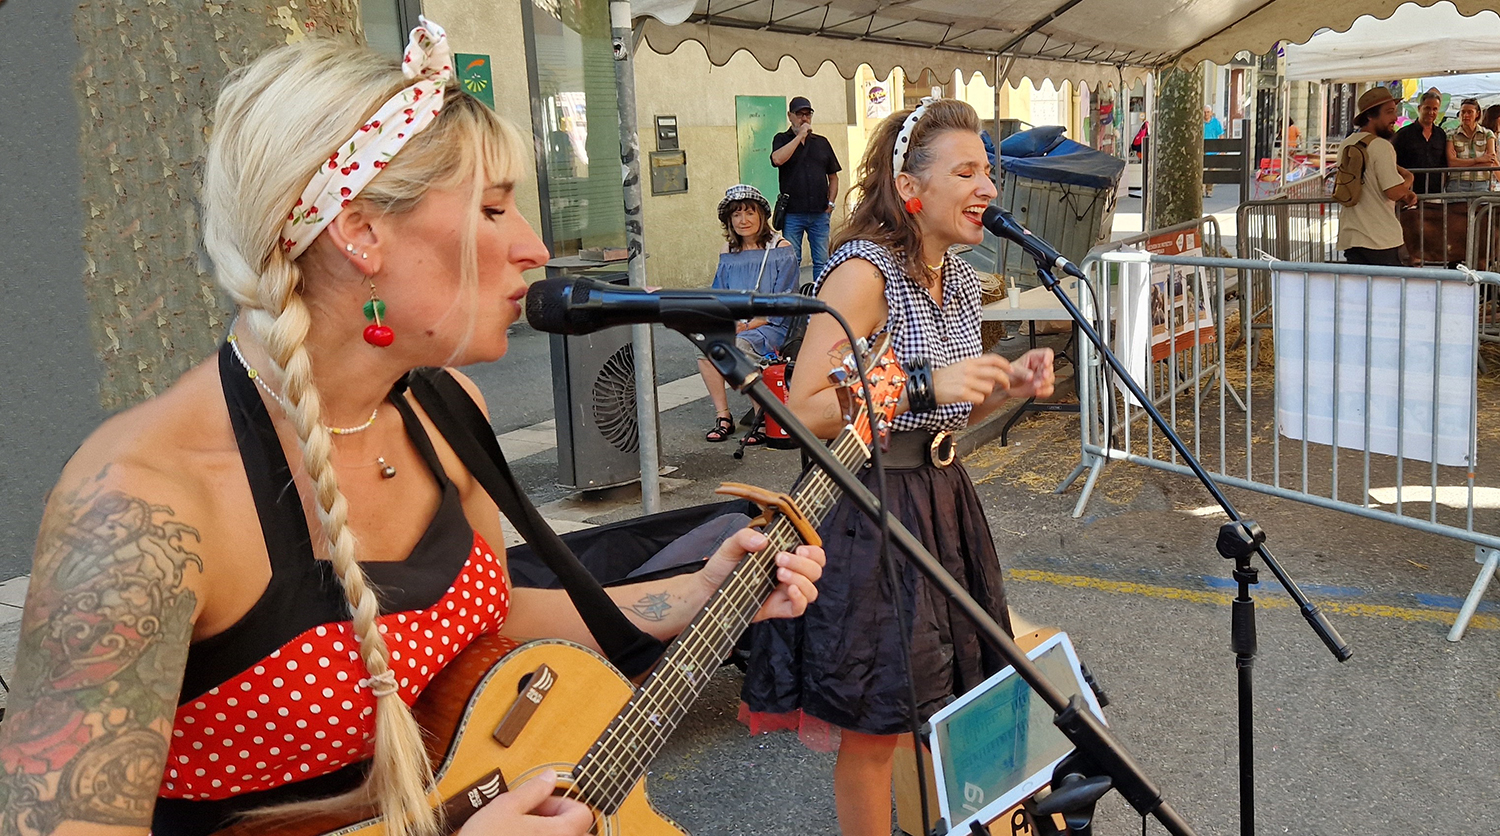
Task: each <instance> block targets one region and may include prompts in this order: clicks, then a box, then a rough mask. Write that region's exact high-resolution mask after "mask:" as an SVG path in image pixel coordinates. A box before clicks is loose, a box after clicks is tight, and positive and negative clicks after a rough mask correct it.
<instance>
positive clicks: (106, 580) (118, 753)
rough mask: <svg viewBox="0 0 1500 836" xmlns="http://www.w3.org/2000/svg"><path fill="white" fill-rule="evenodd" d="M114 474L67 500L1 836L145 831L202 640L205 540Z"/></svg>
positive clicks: (6, 782)
mask: <svg viewBox="0 0 1500 836" xmlns="http://www.w3.org/2000/svg"><path fill="white" fill-rule="evenodd" d="M122 487H123V485H122V483H121V482H120V481H119V480H118V479H113V478H111V476H110V473H109V468H107V467H106V468H105V470H104V471H101V472H100V473H99V474H98V475H97V476H95V477H94V478H93V479H90V480H88V481H87V482H86V483H84V485H83V486H81V487H79V488H77V489H76V490H72V491H68V492H65V493H58V494H56V495H54V496H53V497H52V499H51V501H50V502H49V504H48V508H47V512H46V514H45V516H44V518H43V521H42V530H41V532H40V534H39V535H38V537H37V546H36V556H35V561H34V564H33V567H32V577H31V585H30V589H29V591H28V594H27V600H26V611H25V614H24V616H23V617H22V620H21V636H20V647H19V650H18V653H17V659H16V678H15V682H14V683H13V686H14V687H13V690H12V691H11V695H10V703H9V710H8V711H7V713H6V716H5V720H4V722H3V723H0V834H4V836H33V834H39V835H40V836H45V834H53V833H94V832H105V831H106V830H107V831H108V832H112V833H131V832H134V833H146V832H147V829H148V828H149V827H150V824H151V812H152V809H153V807H154V805H155V802H156V795H157V790H158V788H159V786H160V784H161V779H162V770H163V768H164V763H165V759H166V754H167V742H168V740H169V739H170V735H171V731H172V718H173V715H174V713H175V711H176V707H177V696H178V692H179V690H180V689H181V686H182V676H183V669H184V666H185V664H186V661H187V648H188V642H189V639H190V638H191V635H192V630H193V618H194V609H195V606H196V602H197V595H196V593H195V589H196V588H197V586H196V585H197V584H198V580H199V576H200V574H201V570H202V563H201V561H200V560H199V558H198V555H197V553H196V551H197V546H198V533H197V531H196V530H195V529H193V528H191V527H189V526H188V525H186V524H184V523H183V522H182V521H181V520H179V519H178V518H177V517H176V515H175V514H174V513H173V511H172V509H171V508H170V507H167V506H164V505H157V504H153V503H151V502H150V501H148V500H147V499H143V498H141V497H139V496H135V495H132V493H130V492H127V491H126V490H123V489H122Z"/></svg>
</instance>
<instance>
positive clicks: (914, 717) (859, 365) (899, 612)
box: [828, 306, 931, 836]
mask: <svg viewBox="0 0 1500 836" xmlns="http://www.w3.org/2000/svg"><path fill="white" fill-rule="evenodd" d="M828 313H830V314H832V315H833V318H834V320H835V321H836V322H838V324H839V327H840V328H843V329H844V337H845V338H846V339H848V340H849V348H850V350H851V351H852V352H853V355H854V371H855V373H856V374H858V375H859V384H860V386H861V387H863V388H864V392H865V398H864V401H865V415H866V416H867V417H868V418H869V421H870V465H871V467H873V468H874V469H875V495H876V497H877V498H878V499H879V500H880V519H879V524H880V563H881V569H882V574H883V575H884V576H885V581H886V583H887V584H888V585H889V586H890V591H891V607H892V609H893V611H894V614H895V616H896V630H897V642H896V644H897V645H898V646H899V647H900V651H901V667H902V668H903V669H904V670H905V671H906V692H907V700H908V702H909V709H910V710H909V715H908V716H909V717H910V719H911V749H912V761H913V762H914V763H915V765H916V770H917V798H918V805H919V807H920V809H921V816H922V821H921V829H922V833H921V836H928V827H927V822H928V821H929V816H928V810H929V809H930V807H931V802H930V801H929V800H928V798H927V769H926V765H925V764H923V762H922V717H921V712H920V710H919V707H918V703H917V680H916V676H915V674H914V672H913V671H912V666H911V635H910V633H911V629H912V624H913V623H914V621H915V619H916V612H915V609H916V607H915V601H913V607H912V609H913V612H912V613H911V614H910V616H908V615H907V613H906V606H905V603H906V595H905V589H904V588H903V586H902V584H901V579H900V575H899V572H898V571H897V567H896V562H895V559H894V558H893V557H892V556H891V525H890V517H889V514H890V513H891V511H890V506H889V505H888V503H887V499H888V495H887V491H886V480H885V461H884V459H883V458H882V454H881V450H880V424H879V422H878V419H877V417H876V415H875V401H874V399H873V398H872V397H870V380H869V378H868V377H867V376H866V375H865V364H864V357H863V356H862V355H863V354H864V353H865V352H867V351H869V346H865V347H864V348H861V341H860V339H859V338H857V337H855V335H854V329H853V328H851V327H849V322H848V320H846V319H844V315H843V314H841V313H839V312H838V311H837V310H835V309H834V308H833V307H832V306H829V308H828ZM918 582H919V583H920V580H919V581H918ZM897 745H898V746H899V745H900V744H897ZM892 759H893V761H894V754H893V755H892Z"/></svg>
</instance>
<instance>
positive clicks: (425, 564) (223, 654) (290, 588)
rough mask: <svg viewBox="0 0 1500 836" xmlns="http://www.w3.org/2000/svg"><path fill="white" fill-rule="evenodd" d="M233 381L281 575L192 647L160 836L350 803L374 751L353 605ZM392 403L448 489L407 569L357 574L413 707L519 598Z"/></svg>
mask: <svg viewBox="0 0 1500 836" xmlns="http://www.w3.org/2000/svg"><path fill="white" fill-rule="evenodd" d="M232 371H234V369H233V367H230V368H229V369H227V370H226V369H225V368H224V360H223V358H222V356H221V377H222V378H223V380H224V388H225V396H226V400H227V401H228V404H229V407H230V414H231V419H232V422H233V423H234V425H235V435H236V439H237V441H238V442H239V446H240V453H241V458H242V459H243V460H244V462H245V466H246V474H247V476H248V477H249V479H250V486H251V493H252V495H253V496H254V497H255V502H256V510H257V512H258V513H259V515H260V519H261V529H262V534H263V535H264V536H265V538H266V546H267V551H268V553H269V554H270V558H271V569H272V577H271V582H270V583H269V585H268V586H267V589H266V591H265V593H264V594H263V595H262V596H261V598H260V600H259V601H257V602H256V604H255V605H254V606H253V607H252V608H251V609H250V611H249V612H248V613H246V614H245V616H244V617H243V618H242V619H241V620H240V621H239V622H237V623H236V624H234V625H233V626H231V627H230V628H229V629H227V630H225V631H224V632H222V633H220V634H218V635H215V636H212V637H210V638H208V639H205V640H203V641H199V642H196V643H194V644H193V645H192V647H191V648H190V649H189V653H188V662H187V669H186V672H185V675H184V680H183V690H182V695H181V697H180V700H179V704H178V709H177V715H176V719H175V722H174V726H173V730H172V740H171V746H170V749H169V751H168V758H167V765H166V769H165V772H164V774H163V777H162V784H161V789H160V792H159V798H158V801H157V810H156V815H155V817H154V820H153V823H152V830H153V833H154V834H155V836H176V835H177V834H207V833H212V832H213V831H214V830H217V829H219V828H220V827H222V826H223V825H224V824H225V823H226V822H227V821H228V820H229V819H231V818H232V817H234V816H235V815H236V814H237V813H239V812H242V811H244V810H248V809H253V808H256V807H262V806H267V805H270V804H278V803H284V802H287V801H294V800H302V799H306V798H318V797H326V796H330V795H335V794H338V793H340V792H344V791H347V790H349V789H352V788H354V787H355V786H358V784H359V783H360V782H361V781H362V780H363V777H364V769H365V767H366V765H367V761H368V759H369V757H370V755H371V754H372V750H373V745H374V732H375V697H374V695H373V694H372V693H371V691H370V687H369V681H368V677H369V675H370V674H369V672H368V671H367V670H366V669H365V666H364V663H363V661H362V660H361V659H360V656H359V644H358V641H357V639H356V637H355V635H354V629H353V625H352V624H351V623H350V620H349V615H348V606H347V604H346V603H345V601H344V596H343V592H342V590H341V588H340V586H339V584H338V581H337V579H336V578H335V577H334V575H333V572H332V570H331V568H330V567H329V565H328V564H327V562H326V561H320V560H316V559H314V557H313V553H312V549H311V546H310V540H309V537H308V532H307V523H306V519H305V517H304V516H303V513H302V505H301V500H300V498H299V497H298V496H297V493H296V491H294V490H285V489H284V486H286V485H288V484H291V471H290V469H289V468H288V467H287V464H286V460H285V457H284V455H282V453H281V447H280V443H279V441H278V440H277V438H276V435H275V429H274V427H273V426H272V425H271V423H270V416H269V414H268V413H266V411H265V406H264V404H263V403H262V401H261V400H260V397H259V395H258V394H257V393H256V391H255V389H254V386H253V384H250V382H249V381H248V380H247V379H246V378H245V377H244V375H243V374H233V373H231V372H232ZM247 389H248V391H246V390H247ZM392 401H393V402H394V403H396V405H397V407H398V409H400V411H401V413H402V418H403V420H404V421H405V422H406V428H407V432H408V437H409V438H411V440H412V442H413V444H414V446H415V447H416V448H417V450H418V451H419V452H420V453H421V454H422V457H423V458H424V459H425V460H426V461H427V463H428V466H429V468H430V469H431V470H432V475H433V476H434V477H435V478H436V479H437V480H438V482H439V484H440V486H441V487H442V490H443V497H442V501H441V503H440V504H439V507H438V511H437V513H436V514H435V515H434V516H433V519H432V522H431V523H430V525H429V527H428V529H427V531H426V532H424V534H423V536H422V538H421V539H420V540H419V541H418V543H417V546H416V547H415V548H414V549H413V551H412V553H411V554H410V555H408V557H407V558H406V559H405V560H403V561H398V562H390V563H386V562H379V563H365V564H362V566H363V568H364V570H365V573H366V575H367V577H368V578H369V580H370V582H371V584H372V585H373V586H374V588H375V589H376V590H377V591H378V594H379V597H380V601H381V605H382V606H381V615H380V616H379V618H378V624H379V629H380V631H381V633H382V634H383V635H384V637H385V640H386V644H387V646H388V647H389V648H390V658H391V669H392V671H393V672H394V673H395V675H396V681H397V682H398V683H399V685H400V691H399V694H400V696H401V698H402V699H403V700H405V701H406V702H407V703H408V704H411V703H413V702H415V701H416V699H417V697H418V696H419V695H420V694H421V693H422V690H423V689H424V688H426V687H427V685H428V684H429V683H430V682H431V681H432V679H433V678H434V677H435V676H436V675H437V673H438V671H440V670H442V668H443V666H444V665H446V664H447V663H449V662H451V661H452V659H453V657H454V656H456V655H457V654H458V653H459V652H461V651H462V650H463V649H464V648H465V647H467V646H468V645H469V643H470V642H472V641H473V640H474V639H475V638H476V637H478V636H479V635H482V634H486V633H495V632H497V631H498V630H499V629H500V627H501V625H502V624H504V622H505V616H506V613H507V612H508V610H509V607H510V591H509V589H508V588H507V586H506V583H505V573H504V571H503V568H502V564H501V562H500V560H499V558H498V556H497V555H496V554H495V552H494V551H493V550H492V549H491V548H490V546H489V544H488V543H486V542H485V540H484V538H483V537H481V536H480V535H479V534H478V533H477V532H474V531H473V530H472V528H470V526H469V524H468V521H467V520H466V519H465V518H464V514H463V507H462V505H461V503H460V502H459V496H458V490H457V488H456V487H455V486H454V485H453V483H452V482H451V481H449V480H448V478H447V476H446V475H445V474H444V473H443V471H442V466H441V464H440V463H439V462H438V459H437V455H436V453H435V452H434V451H433V448H432V445H431V442H430V441H429V440H428V439H427V437H426V435H425V433H424V432H423V429H422V425H421V423H420V421H418V419H417V418H416V416H415V415H414V414H413V413H412V410H411V407H410V406H409V405H407V403H406V401H405V399H404V398H402V397H393V398H392ZM402 475H403V476H406V475H407V474H402ZM410 476H411V477H412V478H423V476H424V474H420V473H411V474H410Z"/></svg>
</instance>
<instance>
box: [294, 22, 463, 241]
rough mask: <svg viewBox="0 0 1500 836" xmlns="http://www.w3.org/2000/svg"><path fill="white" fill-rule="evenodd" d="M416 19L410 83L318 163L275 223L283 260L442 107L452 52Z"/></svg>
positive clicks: (407, 69)
mask: <svg viewBox="0 0 1500 836" xmlns="http://www.w3.org/2000/svg"><path fill="white" fill-rule="evenodd" d="M418 20H420V21H421V25H420V26H418V27H417V28H416V29H413V30H412V31H411V40H410V41H409V42H408V43H407V45H406V55H405V57H404V58H403V59H402V64H401V72H402V73H403V74H404V75H405V76H406V77H407V78H408V79H412V80H414V81H415V83H414V84H412V85H411V86H410V87H407V88H406V89H404V90H402V91H401V92H399V93H397V94H396V95H394V96H392V97H391V98H390V99H389V100H388V101H387V102H386V103H385V104H383V105H381V106H380V109H379V110H377V111H375V115H373V116H371V117H370V120H369V121H368V122H366V123H365V124H363V125H361V126H360V127H359V130H357V131H355V132H354V136H352V137H350V138H349V139H348V140H346V141H345V142H344V143H342V144H341V145H339V147H338V149H337V150H336V151H334V152H333V155H332V156H330V157H329V158H328V161H327V162H326V163H323V164H322V165H320V166H318V170H317V172H316V173H315V174H313V177H312V181H311V182H309V183H308V184H307V188H305V189H303V190H302V196H301V197H299V198H297V203H296V205H294V206H293V207H292V209H291V211H290V212H288V213H287V216H286V221H285V222H284V223H283V224H282V225H281V249H282V251H283V252H285V253H286V255H287V257H288V258H296V257H297V256H299V255H302V253H304V252H306V251H307V248H308V247H309V246H310V245H311V244H312V242H313V239H315V238H317V237H318V233H320V232H322V231H323V229H324V227H326V226H328V224H329V223H331V222H332V221H333V219H334V218H335V217H337V216H338V214H339V212H341V211H343V209H344V207H345V206H348V205H349V201H351V200H353V199H354V198H355V196H356V195H358V194H359V193H360V190H361V189H363V188H364V187H365V186H368V185H369V184H370V181H371V180H374V179H375V175H377V174H379V173H380V171H381V169H383V168H385V167H386V164H387V163H389V162H390V161H391V158H392V157H394V156H396V152H398V151H400V150H401V148H402V147H403V146H405V145H406V143H407V142H408V141H410V140H411V138H412V137H413V136H416V134H417V132H419V131H421V130H422V129H423V128H425V127H427V126H428V125H430V124H432V120H433V119H436V118H437V115H438V111H440V110H442V108H443V91H444V88H446V87H447V86H448V80H449V79H450V78H452V77H453V50H452V49H451V48H450V47H449V46H448V35H447V34H446V33H445V32H443V27H441V26H438V25H437V24H436V23H433V22H432V21H430V20H428V19H427V18H425V17H422V18H418Z"/></svg>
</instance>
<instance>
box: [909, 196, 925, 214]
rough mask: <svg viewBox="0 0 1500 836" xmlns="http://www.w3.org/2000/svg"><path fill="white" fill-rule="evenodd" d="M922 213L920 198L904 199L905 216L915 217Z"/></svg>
mask: <svg viewBox="0 0 1500 836" xmlns="http://www.w3.org/2000/svg"><path fill="white" fill-rule="evenodd" d="M920 211H922V199H921V198H920V197H908V198H907V199H906V214H908V215H915V214H917V213H918V212H920Z"/></svg>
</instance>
